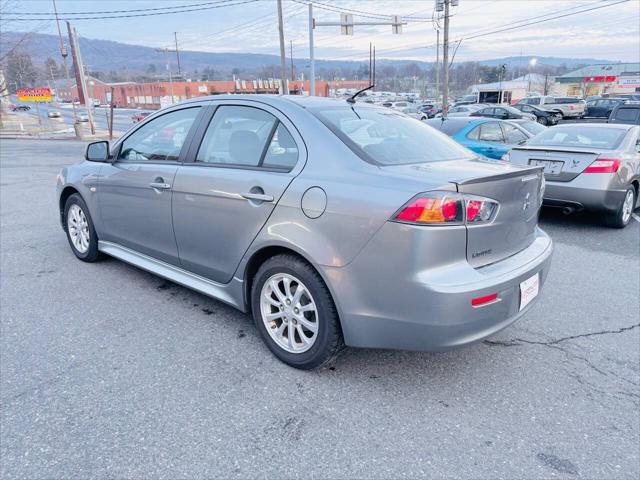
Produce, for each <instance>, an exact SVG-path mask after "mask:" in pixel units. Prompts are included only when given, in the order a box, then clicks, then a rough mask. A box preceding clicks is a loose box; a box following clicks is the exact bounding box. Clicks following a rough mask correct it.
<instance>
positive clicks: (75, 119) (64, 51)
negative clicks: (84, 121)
mask: <svg viewBox="0 0 640 480" xmlns="http://www.w3.org/2000/svg"><path fill="white" fill-rule="evenodd" d="M53 11H54V12H55V15H56V24H57V26H58V37H59V38H60V55H62V62H63V64H64V74H65V77H66V78H67V88H68V89H69V92H71V77H70V76H69V67H68V66H67V57H68V56H69V52H68V51H67V49H66V48H65V46H64V40H62V30H60V19H59V18H58V9H57V8H56V0H53ZM71 108H72V109H73V125H74V127H73V128H74V129H75V132H76V137H78V138H79V137H80V135H79V133H78V129H77V128H76V125H77V124H78V115H77V113H76V104H75V103H73V98H72V99H71Z"/></svg>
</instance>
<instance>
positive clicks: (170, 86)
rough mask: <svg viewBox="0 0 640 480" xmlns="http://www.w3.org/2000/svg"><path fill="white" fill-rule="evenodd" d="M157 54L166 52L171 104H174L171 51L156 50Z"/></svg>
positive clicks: (166, 49) (165, 49)
mask: <svg viewBox="0 0 640 480" xmlns="http://www.w3.org/2000/svg"><path fill="white" fill-rule="evenodd" d="M156 52H164V59H165V61H166V65H167V73H168V74H169V90H170V92H171V103H172V104H173V78H172V77H171V62H170V61H169V49H168V48H156Z"/></svg>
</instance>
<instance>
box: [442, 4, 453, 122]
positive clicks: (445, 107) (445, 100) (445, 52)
mask: <svg viewBox="0 0 640 480" xmlns="http://www.w3.org/2000/svg"><path fill="white" fill-rule="evenodd" d="M450 3H451V0H444V39H443V42H442V68H443V82H444V84H443V85H442V116H443V117H445V118H446V117H447V112H448V111H449V6H450Z"/></svg>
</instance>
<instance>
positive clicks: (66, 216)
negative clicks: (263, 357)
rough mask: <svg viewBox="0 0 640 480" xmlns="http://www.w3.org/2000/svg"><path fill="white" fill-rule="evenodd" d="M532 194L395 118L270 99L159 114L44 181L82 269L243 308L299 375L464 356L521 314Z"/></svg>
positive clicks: (518, 171) (371, 110) (536, 259)
mask: <svg viewBox="0 0 640 480" xmlns="http://www.w3.org/2000/svg"><path fill="white" fill-rule="evenodd" d="M543 190H544V184H543V176H542V168H541V167H521V166H514V165H509V164H507V163H497V162H490V161H486V160H483V159H482V158H479V157H478V156H477V155H476V154H474V153H473V152H471V151H470V150H467V149H466V148H464V147H462V146H460V145H458V144H457V143H455V142H454V141H453V140H451V139H449V138H448V137H447V136H446V135H444V134H442V133H440V132H438V131H436V130H435V129H433V128H431V127H429V126H427V125H425V124H424V123H422V122H417V121H415V120H414V119H412V118H410V117H408V116H406V115H404V114H402V113H399V112H394V111H393V110H389V109H387V108H381V107H375V106H371V105H367V104H360V103H357V104H352V103H348V102H347V101H344V100H328V99H321V98H313V97H311V98H309V97H306V98H305V97H294V96H280V97H278V96H265V95H258V96H240V95H231V96H216V97H202V98H197V99H192V100H189V101H186V102H183V103H181V104H177V105H173V106H171V107H169V108H167V109H165V110H162V111H159V112H156V113H154V114H152V115H150V116H148V117H147V118H145V119H143V120H142V121H141V122H140V123H137V124H135V125H134V126H133V127H131V129H130V130H129V131H128V132H127V133H126V134H125V135H123V136H122V138H121V139H119V140H117V141H116V142H114V143H113V144H111V145H110V144H109V143H107V142H95V143H92V144H89V146H88V147H87V151H86V155H85V161H82V162H80V163H78V164H76V165H73V166H70V167H67V168H64V169H63V170H62V172H60V174H59V175H58V181H57V192H58V208H59V213H60V220H61V223H62V227H63V229H64V230H65V232H66V235H67V238H68V241H69V244H70V246H71V250H72V252H73V253H74V255H75V256H76V257H77V258H79V259H80V260H83V261H86V262H93V261H96V260H98V259H99V257H100V256H101V255H104V254H106V255H110V256H113V257H115V258H119V259H121V260H123V261H125V262H128V263H130V264H132V265H135V266H137V267H139V268H142V269H145V270H148V271H150V272H153V273H155V274H157V275H159V276H162V277H164V278H167V279H169V280H171V281H173V282H176V283H179V284H182V285H185V286H187V287H189V288H192V289H194V290H197V291H199V292H201V293H204V294H205V295H209V296H211V297H214V298H216V299H218V300H220V301H223V302H225V303H228V304H230V305H232V306H234V307H236V308H238V309H240V310H242V311H244V312H251V314H252V315H253V318H254V321H255V325H256V329H257V331H258V332H259V334H260V335H261V337H262V338H263V340H264V342H265V343H266V345H267V346H268V348H269V349H270V350H271V351H272V352H273V353H274V354H275V355H276V356H277V357H278V358H279V359H280V360H282V361H283V362H285V363H287V364H289V365H292V366H294V367H297V368H306V369H308V368H314V367H318V366H321V365H324V364H326V363H327V362H329V361H331V359H332V358H333V357H334V355H336V354H337V353H338V352H339V351H340V349H341V347H342V346H343V345H345V344H346V345H348V346H354V347H370V348H399V349H413V350H440V349H446V348H452V347H457V346H461V345H466V344H469V343H473V342H477V341H479V340H481V339H483V338H485V337H487V336H489V335H492V334H494V333H495V332H497V331H499V330H501V329H503V328H505V327H507V326H508V325H509V324H511V323H512V322H514V321H515V320H516V319H518V318H519V317H520V316H522V315H523V314H525V313H526V312H527V311H528V310H529V308H531V305H533V304H534V303H535V302H536V301H537V300H538V298H539V292H540V288H541V287H542V285H543V283H544V281H545V278H546V276H547V273H548V272H549V266H550V261H551V252H552V243H551V240H550V238H549V237H548V236H547V235H546V234H545V233H544V232H543V231H542V230H540V229H539V228H538V225H537V219H538V211H539V208H540V205H541V202H542V195H543ZM123 288H126V286H125V285H123ZM88 301H90V299H88ZM113 301H114V302H116V301H118V299H117V298H114V299H113ZM175 341H176V342H178V341H181V339H175Z"/></svg>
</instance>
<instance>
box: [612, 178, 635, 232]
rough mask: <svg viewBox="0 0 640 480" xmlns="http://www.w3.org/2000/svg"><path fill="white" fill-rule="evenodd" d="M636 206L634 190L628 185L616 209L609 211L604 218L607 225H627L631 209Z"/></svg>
mask: <svg viewBox="0 0 640 480" xmlns="http://www.w3.org/2000/svg"><path fill="white" fill-rule="evenodd" d="M635 206H636V190H635V188H633V187H629V188H628V189H627V191H626V193H625V195H624V200H622V203H621V204H620V207H619V208H618V210H616V211H615V212H613V213H610V214H608V215H607V217H606V218H605V222H606V223H607V225H609V226H610V227H613V228H624V227H626V226H627V225H629V221H630V220H631V215H632V214H633V209H634V207H635Z"/></svg>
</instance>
